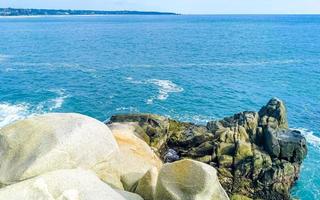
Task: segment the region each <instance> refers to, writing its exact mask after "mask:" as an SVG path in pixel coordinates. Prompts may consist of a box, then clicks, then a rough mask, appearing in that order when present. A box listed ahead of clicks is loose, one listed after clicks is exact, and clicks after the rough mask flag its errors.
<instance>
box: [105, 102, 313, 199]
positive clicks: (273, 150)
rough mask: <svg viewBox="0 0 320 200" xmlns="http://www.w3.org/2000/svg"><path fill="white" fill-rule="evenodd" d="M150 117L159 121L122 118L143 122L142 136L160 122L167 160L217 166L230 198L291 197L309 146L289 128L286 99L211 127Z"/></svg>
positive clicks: (158, 144)
mask: <svg viewBox="0 0 320 200" xmlns="http://www.w3.org/2000/svg"><path fill="white" fill-rule="evenodd" d="M144 116H145V115H144ZM147 116H148V117H149V118H150V117H151V118H153V119H154V120H151V123H150V124H149V125H146V124H145V123H148V121H146V120H143V123H141V122H140V121H135V120H136V119H139V120H140V118H139V117H136V116H135V117H134V119H135V120H132V117H131V116H130V115H128V116H127V117H128V118H129V119H128V120H126V119H125V118H126V116H125V115H122V116H121V120H122V121H123V122H126V121H135V122H138V124H143V125H142V126H140V125H138V128H136V130H139V131H140V135H143V134H141V132H142V133H144V134H147V129H146V127H148V126H155V123H153V122H152V121H156V120H158V124H162V126H156V127H157V128H158V129H157V131H159V132H157V131H154V132H153V133H152V136H153V137H154V138H158V140H153V141H154V142H153V143H152V146H153V147H155V148H156V151H157V152H158V153H159V155H160V156H161V158H162V159H163V160H165V159H164V158H165V157H166V155H168V153H170V152H175V153H176V154H177V155H176V156H175V157H174V158H179V159H183V158H191V159H194V160H199V161H202V162H204V163H208V164H210V165H212V166H214V167H215V168H216V169H217V171H218V177H219V180H220V182H221V184H222V186H223V187H224V189H225V190H226V192H227V193H228V194H229V196H232V195H233V194H237V195H242V196H243V197H247V198H252V199H271V200H272V199H274V200H278V199H290V193H289V190H290V188H291V187H292V185H293V183H294V182H295V181H296V180H297V178H298V175H299V171H300V165H301V163H302V161H303V159H304V157H305V155H306V153H307V148H306V140H305V138H304V137H303V136H302V135H301V133H300V132H298V131H293V130H290V129H288V120H287V115H286V108H285V105H284V103H283V102H282V101H281V100H279V99H277V98H273V99H271V100H270V101H269V102H268V103H267V105H265V106H263V107H262V108H261V110H260V111H259V112H252V111H245V112H241V113H238V114H235V115H233V116H231V117H226V118H224V119H222V120H215V121H211V122H208V123H207V125H206V126H202V125H195V124H193V123H186V122H179V121H176V120H171V119H168V118H164V117H160V116H157V115H147ZM143 118H145V117H143ZM115 119H117V117H113V118H111V122H110V123H112V122H113V121H119V120H115ZM159 119H161V120H159ZM163 124H165V126H163ZM160 127H165V128H160ZM159 129H161V130H159ZM149 135H150V133H149ZM155 135H156V136H155ZM158 141H161V142H158Z"/></svg>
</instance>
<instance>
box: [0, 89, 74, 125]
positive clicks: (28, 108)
mask: <svg viewBox="0 0 320 200" xmlns="http://www.w3.org/2000/svg"><path fill="white" fill-rule="evenodd" d="M50 92H53V93H55V94H56V96H57V97H55V98H52V99H48V100H46V101H43V102H40V103H38V104H36V105H30V104H27V103H19V104H10V103H6V102H4V103H1V102H0V128H1V127H3V126H5V125H7V124H10V123H12V122H14V121H17V120H21V119H24V118H27V117H29V116H33V115H37V114H44V113H47V112H52V111H55V110H57V109H59V108H61V107H62V105H63V103H64V101H65V99H66V98H68V97H69V95H67V94H66V93H65V90H63V89H58V90H50Z"/></svg>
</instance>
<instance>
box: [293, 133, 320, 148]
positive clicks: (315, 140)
mask: <svg viewBox="0 0 320 200" xmlns="http://www.w3.org/2000/svg"><path fill="white" fill-rule="evenodd" d="M294 129H295V130H298V131H300V132H301V133H302V135H303V136H304V137H305V138H306V140H307V142H308V143H309V144H311V145H312V146H314V147H316V148H317V149H319V150H320V137H318V136H316V135H315V134H314V133H313V132H312V131H310V130H308V129H305V128H294Z"/></svg>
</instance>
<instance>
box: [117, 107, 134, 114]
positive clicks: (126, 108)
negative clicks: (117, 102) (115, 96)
mask: <svg viewBox="0 0 320 200" xmlns="http://www.w3.org/2000/svg"><path fill="white" fill-rule="evenodd" d="M116 111H129V112H136V113H138V112H139V109H138V108H136V107H132V106H129V107H119V108H116Z"/></svg>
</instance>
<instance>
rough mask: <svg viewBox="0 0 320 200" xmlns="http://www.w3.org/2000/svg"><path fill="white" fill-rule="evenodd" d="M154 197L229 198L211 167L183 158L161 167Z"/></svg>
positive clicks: (177, 199) (175, 199) (174, 199)
mask: <svg viewBox="0 0 320 200" xmlns="http://www.w3.org/2000/svg"><path fill="white" fill-rule="evenodd" d="M155 199H156V200H164V199H166V200H202V199H206V200H216V199H219V200H224V199H226V200H227V199H229V198H228V196H227V194H226V192H225V191H224V190H223V188H222V187H221V185H220V183H219V180H218V177H217V172H216V170H215V169H214V168H213V167H211V166H210V165H207V164H204V163H201V162H198V161H194V160H189V159H185V160H181V161H176V162H174V163H170V164H165V165H164V166H163V167H162V169H161V170H160V173H159V177H158V181H157V187H156V195H155Z"/></svg>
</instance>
